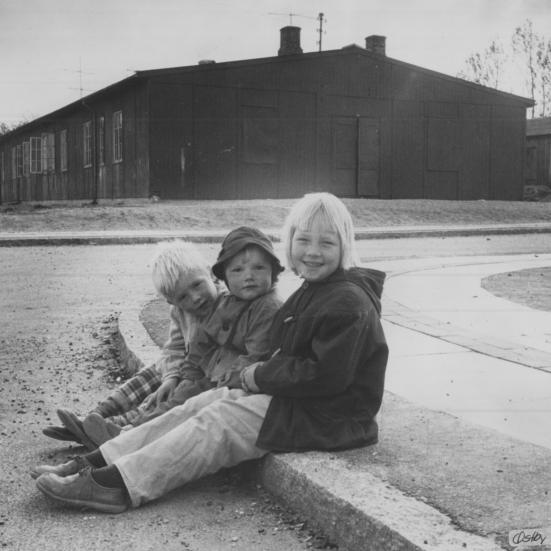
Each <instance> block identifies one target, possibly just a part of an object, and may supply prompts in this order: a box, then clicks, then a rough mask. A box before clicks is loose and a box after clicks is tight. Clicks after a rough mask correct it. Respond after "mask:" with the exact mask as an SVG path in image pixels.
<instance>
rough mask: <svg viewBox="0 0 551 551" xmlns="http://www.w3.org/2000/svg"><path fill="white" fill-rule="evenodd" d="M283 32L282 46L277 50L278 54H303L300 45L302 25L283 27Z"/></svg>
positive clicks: (281, 30) (281, 31)
mask: <svg viewBox="0 0 551 551" xmlns="http://www.w3.org/2000/svg"><path fill="white" fill-rule="evenodd" d="M279 32H280V33H281V46H280V48H279V50H278V51H277V55H294V54H301V53H302V48H301V47H300V27H291V26H287V27H283V28H282V29H280V31H279Z"/></svg>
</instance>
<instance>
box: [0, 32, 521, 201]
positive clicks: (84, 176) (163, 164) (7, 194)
mask: <svg viewBox="0 0 551 551" xmlns="http://www.w3.org/2000/svg"><path fill="white" fill-rule="evenodd" d="M530 105H531V100H528V99H526V98H522V97H519V96H514V95H511V94H507V93H504V92H500V91H497V90H493V89H490V88H486V87H483V86H479V85H476V84H473V83H470V82H467V81H464V80H461V79H457V78H453V77H449V76H446V75H443V74H440V73H437V72H434V71H430V70H426V69H423V68H420V67H417V66H414V65H411V64H408V63H404V62H400V61H397V60H395V59H391V58H389V57H387V56H386V55H385V38H384V37H381V36H370V37H368V38H367V39H366V44H365V47H360V46H357V45H351V46H346V47H344V48H342V49H340V50H331V51H324V52H315V53H302V50H301V48H300V29H299V28H298V27H285V28H283V29H281V47H280V49H279V51H278V55H277V56H274V57H268V58H262V59H252V60H246V61H235V62H225V63H214V62H210V61H203V62H200V63H199V64H198V65H194V66H188V67H178V68H172V69H159V70H150V71H139V72H136V73H135V74H134V75H132V76H131V77H129V78H126V79H124V80H122V81H120V82H117V83H115V84H113V85H111V86H109V87H107V88H104V89H102V90H100V91H98V92H96V93H93V94H91V95H89V96H87V97H85V98H84V99H82V100H80V101H76V102H74V103H72V104H70V105H67V106H65V107H63V108H62V109H59V110H57V111H55V112H53V113H50V114H48V115H46V116H43V117H41V118H39V119H36V120H34V121H32V122H30V123H28V124H26V125H24V126H22V127H20V128H18V129H16V130H14V131H12V132H11V133H9V134H7V135H5V136H3V137H1V138H0V162H1V166H0V169H1V172H0V178H1V180H0V181H1V199H2V200H3V201H4V202H6V201H16V200H34V201H46V200H63V199H96V198H99V199H101V198H123V197H126V198H130V197H149V196H151V195H158V196H160V197H161V198H189V199H241V198H259V197H261V198H279V197H297V196H301V195H302V194H304V193H305V192H309V191H317V190H325V191H331V192H333V193H335V194H336V195H339V196H342V197H356V196H360V197H378V198H385V199H386V198H436V199H480V198H484V199H505V200H516V199H521V198H522V190H523V181H524V153H525V133H526V108H527V107H528V106H530Z"/></svg>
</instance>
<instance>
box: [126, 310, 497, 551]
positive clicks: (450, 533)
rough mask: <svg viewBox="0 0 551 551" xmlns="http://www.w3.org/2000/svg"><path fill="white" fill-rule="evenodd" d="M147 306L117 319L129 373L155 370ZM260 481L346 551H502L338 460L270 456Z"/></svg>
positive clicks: (335, 457)
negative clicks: (141, 316) (143, 320)
mask: <svg viewBox="0 0 551 551" xmlns="http://www.w3.org/2000/svg"><path fill="white" fill-rule="evenodd" d="M146 304H147V303H146ZM143 307H145V304H144V305H143V306H142V308H135V309H132V310H128V311H126V312H123V313H121V315H120V317H119V324H118V339H117V341H118V344H119V350H120V356H121V362H122V363H123V364H124V365H125V367H126V369H127V370H128V372H129V373H133V372H135V371H136V370H137V369H140V368H141V367H142V366H145V365H149V364H151V363H152V362H153V361H154V360H155V359H156V357H157V356H158V354H159V348H158V347H157V345H156V344H155V343H154V342H153V340H152V339H151V337H150V336H149V334H148V333H147V331H146V330H145V328H144V326H143V324H142V323H141V321H140V320H139V314H140V312H141V311H142V309H143ZM258 478H259V480H260V482H261V484H262V485H263V487H264V488H265V489H266V490H267V491H268V492H270V493H271V494H272V495H274V496H275V497H276V498H278V499H279V500H281V501H282V502H283V503H285V504H286V505H287V506H289V507H290V508H291V509H292V510H294V511H296V512H298V513H300V514H301V516H302V517H303V518H305V519H306V520H307V521H308V522H309V523H311V524H312V525H313V526H316V527H317V528H318V529H319V530H320V531H321V532H322V533H324V534H325V535H326V536H327V537H328V538H329V539H330V541H332V542H334V543H337V544H338V545H339V548H340V549H341V551H358V550H366V551H367V550H376V551H381V550H383V549H384V550H400V551H402V550H404V551H420V550H423V551H424V550H426V551H429V550H431V551H456V550H457V551H459V550H464V549H466V548H467V549H471V550H474V551H498V550H500V549H503V548H502V547H500V546H498V545H497V544H496V543H495V541H494V540H493V539H492V538H485V537H482V536H478V535H475V534H471V533H469V532H465V531H463V530H460V529H458V528H457V526H456V525H454V523H453V521H452V520H451V519H450V518H449V517H448V516H446V515H444V514H443V513H441V512H439V511H438V510H437V509H435V508H433V507H431V506H430V505H428V504H426V503H423V502H422V501H419V500H416V499H415V498H412V497H410V496H408V495H406V494H405V493H403V492H401V491H400V490H398V489H397V488H395V487H393V486H391V485H390V484H388V483H386V482H384V481H383V480H382V479H380V478H378V477H377V476H375V475H373V474H371V473H370V472H369V471H368V470H366V469H365V468H364V469H360V468H354V467H352V466H351V465H350V464H349V463H348V462H347V461H346V459H345V458H343V457H342V456H340V455H339V454H338V453H323V452H307V453H300V454H294V453H287V454H269V455H268V456H266V457H265V458H264V459H263V460H261V461H260V462H259V466H258Z"/></svg>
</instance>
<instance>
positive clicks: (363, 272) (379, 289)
mask: <svg viewBox="0 0 551 551" xmlns="http://www.w3.org/2000/svg"><path fill="white" fill-rule="evenodd" d="M344 273H345V278H346V279H347V280H348V281H351V282H352V283H355V284H356V285H357V286H358V287H360V288H361V289H363V291H364V292H365V293H366V294H367V295H368V296H369V298H370V299H371V301H372V302H373V304H374V305H375V308H376V309H377V312H378V313H379V314H380V313H381V297H382V294H383V285H384V282H385V278H386V274H385V272H381V271H380V270H375V269H373V268H359V267H354V268H349V269H348V270H346V271H345V272H344Z"/></svg>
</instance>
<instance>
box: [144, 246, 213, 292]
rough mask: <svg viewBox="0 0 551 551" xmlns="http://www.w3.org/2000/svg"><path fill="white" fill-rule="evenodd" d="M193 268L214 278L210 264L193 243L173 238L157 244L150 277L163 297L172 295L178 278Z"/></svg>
mask: <svg viewBox="0 0 551 551" xmlns="http://www.w3.org/2000/svg"><path fill="white" fill-rule="evenodd" d="M195 270H199V271H203V272H205V274H207V275H208V276H209V277H212V278H213V280H214V277H213V276H212V273H211V270H210V266H209V265H208V263H207V261H206V260H205V259H204V257H203V255H202V254H201V253H200V252H199V251H198V250H197V248H196V247H195V245H193V243H189V242H188V241H182V240H181V239H174V240H172V241H161V242H160V243H158V244H157V250H156V252H155V256H154V257H153V269H152V277H153V285H155V289H157V292H158V293H161V294H162V295H163V296H164V297H167V296H170V295H172V294H173V293H174V291H175V290H176V285H177V283H178V280H179V279H180V278H181V277H184V276H186V275H187V274H189V273H190V272H191V271H195Z"/></svg>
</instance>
